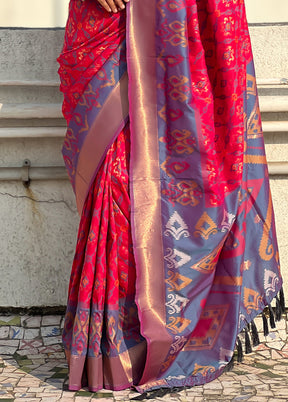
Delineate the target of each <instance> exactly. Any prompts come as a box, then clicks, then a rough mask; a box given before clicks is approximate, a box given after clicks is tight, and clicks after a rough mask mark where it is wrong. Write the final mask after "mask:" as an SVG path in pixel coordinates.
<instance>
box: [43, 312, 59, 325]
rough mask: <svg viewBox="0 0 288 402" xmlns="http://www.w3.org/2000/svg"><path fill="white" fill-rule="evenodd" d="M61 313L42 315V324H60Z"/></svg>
mask: <svg viewBox="0 0 288 402" xmlns="http://www.w3.org/2000/svg"><path fill="white" fill-rule="evenodd" d="M61 319H62V316H61V315H46V316H44V317H42V322H41V326H49V325H60V322H61Z"/></svg>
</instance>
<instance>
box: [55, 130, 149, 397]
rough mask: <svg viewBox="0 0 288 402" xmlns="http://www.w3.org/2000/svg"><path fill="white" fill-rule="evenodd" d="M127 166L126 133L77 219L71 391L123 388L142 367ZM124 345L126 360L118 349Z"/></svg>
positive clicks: (68, 339)
mask: <svg viewBox="0 0 288 402" xmlns="http://www.w3.org/2000/svg"><path fill="white" fill-rule="evenodd" d="M128 164H129V127H126V128H125V130H124V131H122V132H121V133H120V134H119V136H118V137H117V139H116V140H115V142H114V143H113V144H112V146H111V147H110V149H109V151H108V152H107V155H106V157H105V160H104V161H103V163H102V165H101V168H100V169H99V172H98V173H97V176H96V179H95V182H94V184H93V186H91V189H90V191H89V194H88V197H87V199H86V203H85V207H84V209H83V214H82V216H81V221H80V226H79V233H78V241H77V246H76V253H75V258H74V263H73V267H72V273H71V280H70V286H69V299H68V306H67V314H66V318H65V325H64V330H63V342H64V346H65V350H66V353H67V358H68V362H69V366H70V388H71V389H80V388H81V387H82V385H83V384H85V383H87V385H88V386H89V389H91V390H98V389H102V388H103V386H105V387H106V388H108V389H109V388H113V389H122V388H123V387H124V388H127V387H129V386H131V385H132V384H133V382H135V381H136V382H137V381H139V376H141V365H142V364H143V362H144V361H145V341H144V339H143V338H142V337H141V335H140V328H139V319H138V313H137V307H136V304H135V262H134V257H133V251H132V241H131V230H130V217H129V207H130V199H129V193H128ZM123 341H124V342H125V344H126V345H127V346H126V347H127V349H129V350H130V355H129V354H128V353H125V351H124V353H123V348H122V350H121V346H119V345H120V344H121V342H123ZM86 356H87V357H88V359H87V362H86ZM136 358H137V361H136ZM131 362H133V367H132V363H131ZM85 364H86V368H84V367H85ZM82 376H84V377H83V378H82Z"/></svg>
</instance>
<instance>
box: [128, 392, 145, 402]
mask: <svg viewBox="0 0 288 402" xmlns="http://www.w3.org/2000/svg"><path fill="white" fill-rule="evenodd" d="M147 396H148V393H147V392H144V394H141V395H138V396H135V397H134V398H131V401H144V400H145V399H147Z"/></svg>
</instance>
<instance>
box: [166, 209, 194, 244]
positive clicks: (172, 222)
mask: <svg viewBox="0 0 288 402" xmlns="http://www.w3.org/2000/svg"><path fill="white" fill-rule="evenodd" d="M166 229H167V230H166V231H165V232H164V234H165V236H169V234H171V235H172V236H173V237H174V239H176V240H180V239H181V237H182V236H183V237H189V236H190V234H189V231H188V226H187V225H186V223H185V222H184V220H183V219H182V218H181V216H180V215H179V214H178V212H177V211H175V212H174V213H173V215H171V217H170V219H169V221H168V222H167V224H166Z"/></svg>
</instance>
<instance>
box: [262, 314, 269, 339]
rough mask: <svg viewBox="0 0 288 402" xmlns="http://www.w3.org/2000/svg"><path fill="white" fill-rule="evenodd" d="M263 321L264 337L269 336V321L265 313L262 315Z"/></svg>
mask: <svg viewBox="0 0 288 402" xmlns="http://www.w3.org/2000/svg"><path fill="white" fill-rule="evenodd" d="M262 320H263V331H264V336H268V334H269V328H268V321H267V317H266V315H265V313H262Z"/></svg>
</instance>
